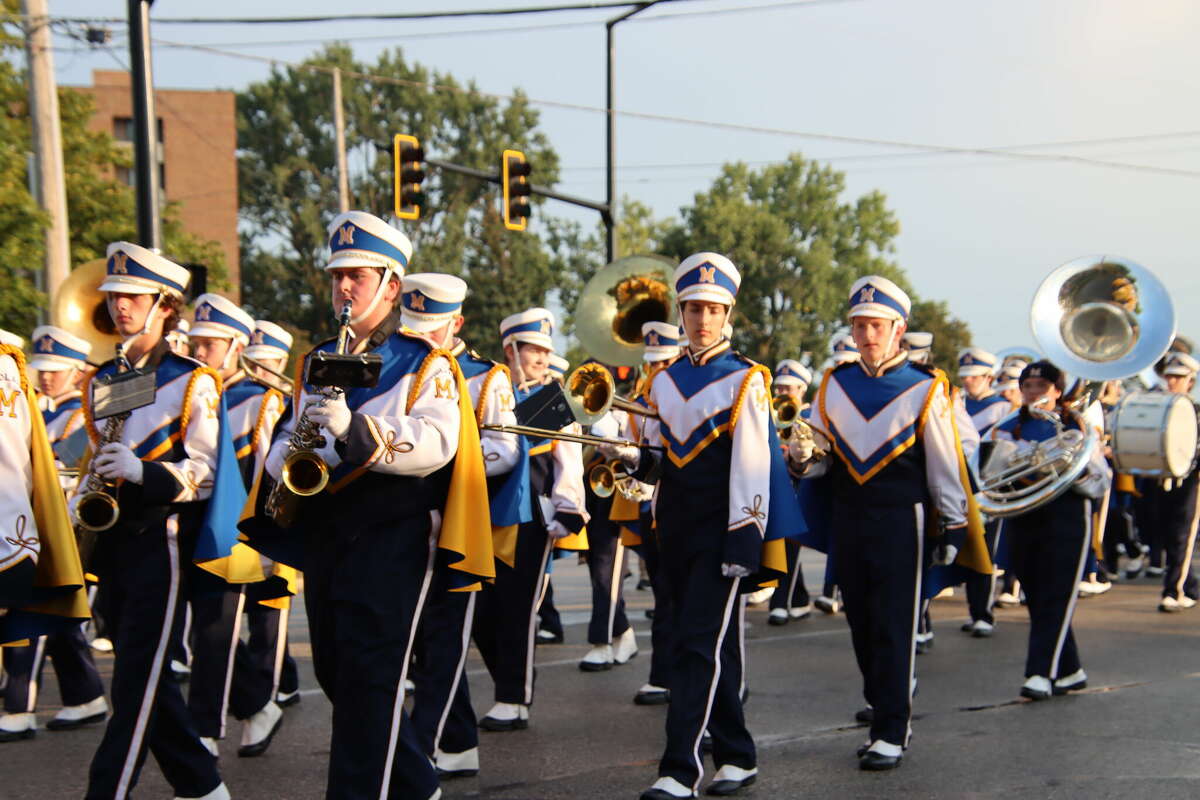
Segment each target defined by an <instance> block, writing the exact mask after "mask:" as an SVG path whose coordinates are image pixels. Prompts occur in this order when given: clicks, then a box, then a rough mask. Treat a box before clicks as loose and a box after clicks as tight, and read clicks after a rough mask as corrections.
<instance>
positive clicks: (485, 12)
mask: <svg viewBox="0 0 1200 800" xmlns="http://www.w3.org/2000/svg"><path fill="white" fill-rule="evenodd" d="M659 2H694V0H659ZM640 5H644V3H643V2H642V1H641V0H610V2H592V3H560V4H557V5H550V6H519V7H512V8H477V9H460V10H454V11H409V12H400V13H388V14H383V13H369V14H323V15H309V16H295V17H155V18H154V19H153V20H152V22H153V23H154V24H156V25H293V24H310V23H319V22H399V21H405V20H407V21H413V20H424V19H460V18H463V17H511V16H518V15H524V14H547V13H556V12H561V11H597V10H603V9H613V8H629V7H630V6H640ZM7 16H10V17H23V16H24V15H21V14H11V15H7ZM51 20H53V21H56V22H75V23H88V22H103V23H119V22H125V19H124V18H122V17H51Z"/></svg>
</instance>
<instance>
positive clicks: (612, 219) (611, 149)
mask: <svg viewBox="0 0 1200 800" xmlns="http://www.w3.org/2000/svg"><path fill="white" fill-rule="evenodd" d="M660 2H663V0H650V2H647V3H640V4H638V5H637V7H635V8H631V9H629V10H628V11H626V12H625V13H624V14H618V15H617V16H615V17H613V18H612V19H610V20H608V21H607V22H605V23H604V35H605V37H606V40H607V45H608V58H607V66H608V92H607V102H606V103H605V105H604V108H605V111H606V113H605V115H604V119H605V125H606V127H605V130H604V133H605V142H606V145H607V147H606V158H605V161H604V164H605V170H604V175H605V188H606V193H605V197H606V200H607V202H606V203H605V205H607V206H608V213H609V222H608V225H607V227H606V229H605V237H604V248H605V252H606V253H607V260H608V262H609V263H610V264H611V263H612V262H613V261H615V260H616V257H617V230H616V229H617V117H616V114H615V113H613V101H614V100H615V99H616V91H617V85H616V84H617V82H616V75H615V73H614V71H613V56H614V55H615V53H616V44H615V41H614V39H613V28H615V27H616V26H617V24H618V23H620V22H624V21H625V20H627V19H629V18H630V17H632V16H633V15H634V14H640V13H642V12H643V11H645V10H646V9H647V8H649V7H650V6H653V5H656V4H658V3H660Z"/></svg>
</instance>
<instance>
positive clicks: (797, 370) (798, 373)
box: [772, 358, 812, 388]
mask: <svg viewBox="0 0 1200 800" xmlns="http://www.w3.org/2000/svg"><path fill="white" fill-rule="evenodd" d="M772 381H773V382H774V383H775V385H776V386H804V387H806V388H807V387H808V386H809V385H811V384H812V370H810V369H809V368H808V367H806V366H804V365H803V364H801V363H800V362H799V361H797V360H796V359H794V358H785V359H784V360H783V361H780V362H779V363H778V364H776V365H775V377H774V378H772Z"/></svg>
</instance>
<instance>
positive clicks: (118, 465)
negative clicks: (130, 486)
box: [92, 442, 142, 484]
mask: <svg viewBox="0 0 1200 800" xmlns="http://www.w3.org/2000/svg"><path fill="white" fill-rule="evenodd" d="M92 468H93V469H95V470H96V474H97V475H99V476H100V477H101V478H104V479H105V480H107V481H115V480H117V479H118V478H124V479H125V480H127V481H129V482H130V483H138V484H140V483H141V482H142V460H141V459H140V458H138V457H137V456H136V455H134V454H133V451H132V450H130V449H129V446H128V445H124V444H121V443H120V442H110V443H109V444H106V445H104V447H101V448H100V452H99V453H98V454H97V455H96V460H95V461H93V462H92Z"/></svg>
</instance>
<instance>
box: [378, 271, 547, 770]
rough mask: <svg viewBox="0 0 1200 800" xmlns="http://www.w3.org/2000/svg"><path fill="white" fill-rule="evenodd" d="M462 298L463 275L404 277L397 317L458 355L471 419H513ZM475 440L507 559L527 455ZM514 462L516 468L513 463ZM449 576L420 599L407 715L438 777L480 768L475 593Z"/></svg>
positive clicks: (506, 390)
mask: <svg viewBox="0 0 1200 800" xmlns="http://www.w3.org/2000/svg"><path fill="white" fill-rule="evenodd" d="M466 296H467V284H466V283H465V282H464V281H463V280H462V279H461V278H456V277H454V276H452V275H436V274H418V275H406V276H404V283H403V288H402V291H401V322H402V323H403V325H404V327H405V328H406V329H409V330H413V331H416V332H417V333H419V334H421V335H422V336H424V337H425V338H426V339H428V340H429V341H430V342H431V343H432V344H433V345H434V346H436V347H439V348H445V349H448V350H449V351H450V353H451V354H452V355H453V356H454V358H455V359H456V360H457V362H458V365H459V367H460V369H461V370H462V373H463V376H464V377H465V378H466V382H467V389H468V391H469V392H470V396H471V405H472V407H473V408H474V409H475V422H476V424H478V425H481V426H482V425H515V424H516V421H517V418H516V415H515V414H514V413H513V409H514V407H515V405H516V403H515V401H514V399H513V394H512V380H511V378H510V376H509V373H508V368H507V367H505V366H504V365H502V364H496V363H495V362H492V361H489V360H487V359H485V358H483V357H482V356H480V355H479V354H478V353H476V352H475V351H473V350H471V349H469V348H468V347H467V345H466V342H464V341H463V340H462V339H459V338H457V334H458V333H459V331H461V330H462V326H463V323H464V321H465V320H464V318H463V316H462V304H463V300H464V299H465V298H466ZM480 446H481V447H482V450H483V462H484V469H485V472H486V474H487V482H488V496H489V499H490V501H491V507H492V518H491V530H492V534H493V537H494V540H495V541H499V542H500V545H499V547H497V550H499V551H500V552H498V553H497V557H498V558H499V559H500V560H501V561H504V560H505V559H507V560H508V561H510V562H511V556H510V555H509V554H507V552H505V551H506V550H507V549H508V548H509V547H511V546H512V544H513V542H512V539H513V537H515V535H516V530H515V526H516V524H517V523H519V521H520V518H521V516H522V511H521V508H520V505H521V503H522V502H523V503H524V506H525V510H524V514H523V516H524V518H525V519H529V518H531V514H530V513H529V509H528V504H529V493H528V489H527V484H528V470H527V469H526V468H525V467H526V463H527V462H526V461H525V459H526V458H527V456H526V454H525V452H524V451H523V448H522V447H521V444H520V441H519V439H518V437H517V436H515V435H514V434H510V433H501V432H499V431H491V430H483V431H481V432H480ZM519 464H520V466H521V467H522V468H521V469H516V468H517V467H518V465H519ZM510 481H512V482H513V484H514V485H510ZM522 483H524V484H525V486H521V485H520V484H522ZM522 490H524V491H522ZM522 498H523V499H522ZM497 529H500V530H497ZM450 578H451V575H450V573H449V571H448V570H446V569H444V567H439V569H438V570H437V572H436V573H435V574H434V579H433V585H432V587H431V589H430V593H429V599H428V600H427V601H426V604H425V611H424V617H423V618H422V620H421V628H420V632H419V637H420V638H419V640H418V645H417V648H416V656H417V664H416V670H415V672H414V683H415V692H414V696H413V713H412V723H413V726H414V727H415V728H416V731H417V736H418V738H419V739H420V742H421V746H422V748H423V749H424V751H425V753H426V754H427V755H428V756H429V757H430V758H432V759H433V760H434V764H435V766H436V767H437V771H438V774H439V775H440V776H442V777H443V778H448V777H469V776H471V775H475V774H477V773H478V772H479V732H478V729H477V727H476V721H475V712H474V711H473V710H472V708H471V694H470V690H469V687H468V685H467V680H466V675H465V673H464V669H465V667H466V661H467V649H468V646H469V643H470V638H471V629H472V626H473V623H474V619H475V603H476V598H477V596H478V595H477V593H475V592H459V591H453V589H454V585H453V583H452V581H451V580H450Z"/></svg>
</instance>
